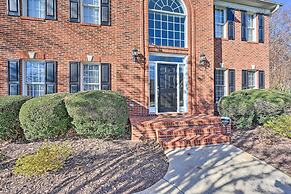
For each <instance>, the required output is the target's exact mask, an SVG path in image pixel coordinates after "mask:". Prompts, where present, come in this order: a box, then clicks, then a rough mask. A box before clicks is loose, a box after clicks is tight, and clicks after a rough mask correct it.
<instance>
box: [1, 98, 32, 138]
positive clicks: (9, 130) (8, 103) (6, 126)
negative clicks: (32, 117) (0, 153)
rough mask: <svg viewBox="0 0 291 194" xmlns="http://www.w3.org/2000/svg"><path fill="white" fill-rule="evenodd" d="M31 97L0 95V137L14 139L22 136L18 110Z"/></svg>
mask: <svg viewBox="0 0 291 194" xmlns="http://www.w3.org/2000/svg"><path fill="white" fill-rule="evenodd" d="M29 99H31V98H30V97H23V96H0V139H3V140H16V139H19V138H23V130H22V129H21V127H20V122H19V111H20V108H21V106H22V105H23V104H24V103H25V102H26V101H27V100H29Z"/></svg>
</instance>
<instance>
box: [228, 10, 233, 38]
mask: <svg viewBox="0 0 291 194" xmlns="http://www.w3.org/2000/svg"><path fill="white" fill-rule="evenodd" d="M234 12H235V10H234V9H230V8H227V20H228V39H229V40H234V37H235V22H234Z"/></svg>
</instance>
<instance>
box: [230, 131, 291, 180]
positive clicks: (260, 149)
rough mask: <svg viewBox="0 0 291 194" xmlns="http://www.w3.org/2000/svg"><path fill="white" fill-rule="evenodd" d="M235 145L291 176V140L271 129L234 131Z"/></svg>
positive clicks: (233, 140) (233, 141) (233, 139)
mask: <svg viewBox="0 0 291 194" xmlns="http://www.w3.org/2000/svg"><path fill="white" fill-rule="evenodd" d="M232 143H233V145H235V146H237V147H239V148H240V149H242V150H244V151H246V152H248V153H250V154H251V155H253V156H255V157H257V158H259V159H260V160H263V161H265V162H266V163H268V164H270V165H272V166H274V167H275V168H277V169H279V170H281V171H282V172H284V173H286V174H288V175H289V176H291V139H290V138H286V137H282V136H280V135H278V134H276V133H275V132H274V131H272V130H271V129H267V128H264V127H261V126H259V127H257V128H255V129H252V130H234V132H233V135H232Z"/></svg>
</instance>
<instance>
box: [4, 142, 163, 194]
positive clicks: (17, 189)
mask: <svg viewBox="0 0 291 194" xmlns="http://www.w3.org/2000/svg"><path fill="white" fill-rule="evenodd" d="M41 144H42V143H29V144H15V143H7V142H0V146H1V147H0V152H2V154H4V155H5V158H4V157H2V159H1V160H0V193H9V194H10V193H41V194H43V193H82V194H83V193H134V192H138V191H142V190H144V189H146V188H148V187H150V186H151V185H153V184H154V183H156V182H157V181H158V180H160V179H161V178H162V177H163V176H164V175H165V173H166V171H167V169H168V159H167V157H166V156H165V154H164V152H163V150H162V148H161V147H160V146H159V145H157V144H156V143H154V142H131V141H127V140H120V141H104V140H94V139H77V140H70V145H71V147H72V150H73V154H72V155H71V156H70V157H69V158H68V159H67V160H66V161H65V164H64V166H63V167H62V168H61V169H60V170H58V171H56V172H48V173H46V174H44V175H42V176H32V177H24V176H21V175H15V174H14V173H13V172H12V169H13V165H14V164H15V161H16V159H17V158H18V157H19V156H21V155H23V154H28V153H34V152H35V151H36V150H37V149H38V148H39V146H41Z"/></svg>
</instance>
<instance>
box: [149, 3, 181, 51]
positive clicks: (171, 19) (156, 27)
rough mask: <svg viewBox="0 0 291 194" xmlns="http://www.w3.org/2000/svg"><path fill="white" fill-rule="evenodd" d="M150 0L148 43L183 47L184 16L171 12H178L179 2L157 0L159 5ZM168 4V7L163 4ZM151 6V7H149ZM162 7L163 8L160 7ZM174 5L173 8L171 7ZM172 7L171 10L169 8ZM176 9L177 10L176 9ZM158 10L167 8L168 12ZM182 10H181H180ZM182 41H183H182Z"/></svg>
mask: <svg viewBox="0 0 291 194" xmlns="http://www.w3.org/2000/svg"><path fill="white" fill-rule="evenodd" d="M153 2H156V1H150V2H149V5H150V12H149V29H150V30H149V40H150V44H152V43H153V41H152V40H153V39H154V44H156V45H159V46H176V47H185V18H186V17H185V16H184V15H175V14H172V12H177V11H178V12H179V11H180V10H179V7H180V3H179V2H178V1H176V0H166V1H165V2H162V1H158V2H157V4H158V3H161V5H159V6H157V4H155V3H153ZM166 4H169V6H168V8H165V7H164V5H166ZM151 6H152V8H151ZM162 7H164V8H162ZM173 7H175V8H173ZM171 9H172V10H171ZM176 9H177V10H176ZM159 10H163V11H165V10H167V12H168V13H164V12H163V13H161V12H159ZM182 11H183V10H182ZM153 31H154V32H153ZM182 42H183V43H182Z"/></svg>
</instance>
